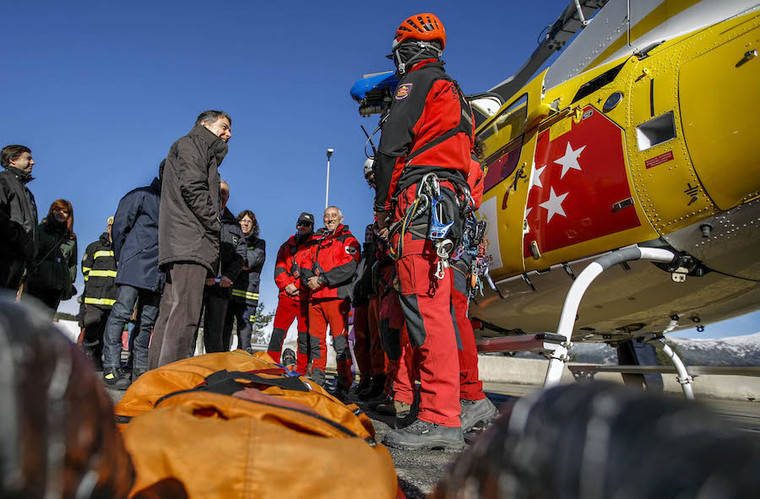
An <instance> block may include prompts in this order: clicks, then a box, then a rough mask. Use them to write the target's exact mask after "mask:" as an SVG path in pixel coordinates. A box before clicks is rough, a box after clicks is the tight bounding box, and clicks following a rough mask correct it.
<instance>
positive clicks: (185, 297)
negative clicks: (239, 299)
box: [148, 263, 208, 369]
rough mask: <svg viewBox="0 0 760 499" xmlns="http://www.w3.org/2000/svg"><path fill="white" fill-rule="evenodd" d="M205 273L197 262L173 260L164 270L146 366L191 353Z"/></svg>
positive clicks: (151, 366) (201, 306) (171, 360)
mask: <svg viewBox="0 0 760 499" xmlns="http://www.w3.org/2000/svg"><path fill="white" fill-rule="evenodd" d="M207 274H208V271H207V270H206V267H204V266H203V265H200V264H197V263H174V264H172V265H171V267H170V268H169V269H168V271H167V273H166V285H165V286H164V292H163V293H162V294H161V305H160V306H159V309H160V310H159V313H158V320H156V327H155V328H154V330H153V338H152V339H151V342H150V351H149V354H148V367H149V368H150V369H155V368H156V367H160V366H163V365H165V364H169V363H171V362H174V361H175V360H180V359H186V358H188V357H190V356H192V354H193V338H194V337H195V333H196V331H197V330H198V324H199V323H200V319H201V310H202V308H203V288H204V287H205V284H206V275H207Z"/></svg>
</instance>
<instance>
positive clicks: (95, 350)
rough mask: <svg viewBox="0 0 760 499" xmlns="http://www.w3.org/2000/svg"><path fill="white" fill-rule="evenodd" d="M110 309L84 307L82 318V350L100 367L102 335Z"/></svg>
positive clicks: (91, 306)
mask: <svg viewBox="0 0 760 499" xmlns="http://www.w3.org/2000/svg"><path fill="white" fill-rule="evenodd" d="M110 312H111V308H110V307H108V308H105V307H99V306H97V305H88V304H85V305H84V314H83V317H82V324H83V327H82V336H81V337H82V349H83V350H84V352H85V353H86V354H87V356H88V357H89V358H90V359H91V360H92V362H93V363H94V364H95V367H100V366H101V365H102V364H101V357H102V355H103V333H104V331H105V329H106V321H108V314H109V313H110Z"/></svg>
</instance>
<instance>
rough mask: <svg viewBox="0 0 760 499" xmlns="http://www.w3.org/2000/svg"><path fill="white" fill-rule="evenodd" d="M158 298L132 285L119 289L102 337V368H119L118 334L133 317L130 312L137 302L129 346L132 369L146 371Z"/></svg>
mask: <svg viewBox="0 0 760 499" xmlns="http://www.w3.org/2000/svg"><path fill="white" fill-rule="evenodd" d="M160 298H161V296H160V295H159V294H158V293H155V292H153V291H148V290H147V289H139V288H135V287H132V286H126V285H122V286H119V291H118V294H117V297H116V303H114V304H113V308H112V309H111V314H110V315H109V316H108V321H107V322H106V328H105V333H104V334H103V336H104V342H105V346H104V349H103V366H104V367H105V368H109V367H114V368H115V367H119V366H120V364H121V335H122V333H123V332H124V327H125V326H126V325H127V323H128V322H129V319H130V318H131V317H132V311H133V310H134V308H135V303H137V317H138V324H139V326H138V325H135V328H134V329H133V330H132V338H134V340H132V339H131V338H130V344H131V346H132V351H133V355H134V369H136V370H139V371H145V370H147V369H148V345H149V343H150V333H151V331H152V330H153V325H154V324H155V323H156V317H157V316H158V302H159V300H160Z"/></svg>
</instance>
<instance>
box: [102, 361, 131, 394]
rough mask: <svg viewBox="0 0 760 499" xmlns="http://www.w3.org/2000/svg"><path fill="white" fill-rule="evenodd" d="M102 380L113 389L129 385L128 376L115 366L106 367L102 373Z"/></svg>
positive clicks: (125, 387) (123, 388)
mask: <svg viewBox="0 0 760 499" xmlns="http://www.w3.org/2000/svg"><path fill="white" fill-rule="evenodd" d="M103 381H104V382H105V383H106V385H108V387H109V388H113V389H114V390H126V389H127V387H129V385H130V383H131V382H130V380H129V376H126V375H125V374H124V373H123V372H122V371H121V370H120V369H117V368H115V367H108V368H106V370H105V372H104V373H103Z"/></svg>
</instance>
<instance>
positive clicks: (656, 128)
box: [636, 111, 676, 151]
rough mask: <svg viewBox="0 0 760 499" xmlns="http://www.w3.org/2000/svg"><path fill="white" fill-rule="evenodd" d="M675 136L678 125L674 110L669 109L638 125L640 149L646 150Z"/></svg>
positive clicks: (637, 135) (637, 132)
mask: <svg viewBox="0 0 760 499" xmlns="http://www.w3.org/2000/svg"><path fill="white" fill-rule="evenodd" d="M675 137H676V125H675V121H674V118H673V111H669V112H667V113H665V114H663V115H660V116H658V117H656V118H653V119H651V120H649V121H647V122H646V123H642V124H641V125H639V126H638V127H636V139H637V141H638V143H639V151H646V150H647V149H649V148H650V147H654V146H656V145H657V144H662V143H663V142H667V141H668V140H670V139H674V138H675Z"/></svg>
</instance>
